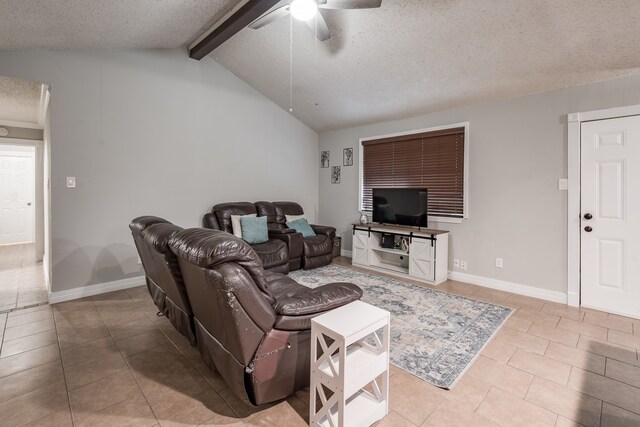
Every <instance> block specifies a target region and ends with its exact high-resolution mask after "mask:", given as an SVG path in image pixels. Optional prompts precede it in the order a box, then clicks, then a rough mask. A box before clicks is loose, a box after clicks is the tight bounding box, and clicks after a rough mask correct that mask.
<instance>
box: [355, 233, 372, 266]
mask: <svg viewBox="0 0 640 427" xmlns="http://www.w3.org/2000/svg"><path fill="white" fill-rule="evenodd" d="M351 256H352V257H353V258H352V260H351V261H352V262H353V263H354V264H361V265H369V263H370V262H369V232H367V231H361V230H356V233H355V234H354V235H353V253H352V254H351Z"/></svg>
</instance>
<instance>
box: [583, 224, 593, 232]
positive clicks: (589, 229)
mask: <svg viewBox="0 0 640 427" xmlns="http://www.w3.org/2000/svg"><path fill="white" fill-rule="evenodd" d="M584 231H586V232H587V233H591V232H592V231H593V228H591V227H589V226H588V225H587V226H586V227H585V228H584Z"/></svg>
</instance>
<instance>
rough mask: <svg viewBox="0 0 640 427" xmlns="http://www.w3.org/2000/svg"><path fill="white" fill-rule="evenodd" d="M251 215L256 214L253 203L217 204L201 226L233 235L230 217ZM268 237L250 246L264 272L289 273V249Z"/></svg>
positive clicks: (205, 216)
mask: <svg viewBox="0 0 640 427" xmlns="http://www.w3.org/2000/svg"><path fill="white" fill-rule="evenodd" d="M251 214H256V215H257V214H258V211H257V210H256V207H255V206H254V205H253V203H249V202H232V203H219V204H217V205H215V206H214V207H213V208H212V209H211V212H210V213H207V214H205V215H204V218H203V219H202V225H203V227H205V228H212V229H214V230H222V231H226V232H227V233H231V234H233V227H232V226H231V215H251ZM269 237H270V238H269V240H268V241H267V242H264V243H259V244H256V245H251V247H252V248H253V250H254V251H256V253H257V254H258V256H259V257H260V260H262V265H263V266H264V268H265V270H269V271H274V272H276V273H283V274H287V273H288V272H289V249H288V248H287V245H286V243H285V242H283V241H282V240H280V239H276V238H273V237H271V236H269Z"/></svg>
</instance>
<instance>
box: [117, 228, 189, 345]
mask: <svg viewBox="0 0 640 427" xmlns="http://www.w3.org/2000/svg"><path fill="white" fill-rule="evenodd" d="M129 228H130V229H131V232H132V233H133V240H134V242H135V244H136V248H137V249H138V253H139V254H140V260H141V261H142V267H143V268H144V271H145V274H146V282H147V288H148V289H149V293H150V294H151V297H152V299H153V301H154V303H155V304H156V306H157V307H158V309H159V310H160V312H161V313H162V314H163V315H164V316H166V317H167V319H169V321H170V322H171V324H172V325H173V327H174V328H175V329H176V330H177V331H178V332H180V333H181V334H182V335H184V336H185V337H186V338H187V339H188V340H189V342H190V343H191V344H192V345H195V342H196V335H195V332H194V331H195V329H194V324H193V312H192V311H191V303H190V302H189V298H188V296H187V292H186V289H185V286H184V281H183V280H182V273H181V272H180V267H179V266H178V259H177V258H176V256H175V254H174V253H173V252H172V251H171V250H170V249H169V239H170V238H171V237H172V236H173V235H174V234H175V233H177V232H178V231H180V230H182V228H181V227H178V226H177V225H174V224H172V223H170V222H169V221H167V220H165V219H163V218H159V217H153V216H144V217H139V218H135V219H134V220H133V221H131V224H129Z"/></svg>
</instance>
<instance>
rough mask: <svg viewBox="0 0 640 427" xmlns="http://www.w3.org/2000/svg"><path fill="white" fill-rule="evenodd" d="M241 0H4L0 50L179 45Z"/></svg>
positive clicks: (182, 44) (183, 43) (197, 33)
mask: <svg viewBox="0 0 640 427" xmlns="http://www.w3.org/2000/svg"><path fill="white" fill-rule="evenodd" d="M237 3H239V1H238V0H162V1H158V0H3V1H2V2H1V4H0V50H23V49H104V48H106V49H111V48H138V47H140V48H175V47H179V46H184V45H185V44H187V43H189V42H190V41H192V40H193V39H195V38H196V37H197V36H199V35H200V33H202V32H203V31H205V30H207V29H208V28H209V27H210V26H211V25H213V23H215V22H216V21H218V20H219V19H221V18H222V17H223V16H224V15H225V14H226V13H227V12H228V11H230V10H231V9H232V8H233V7H234V6H235V5H236V4H237Z"/></svg>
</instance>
